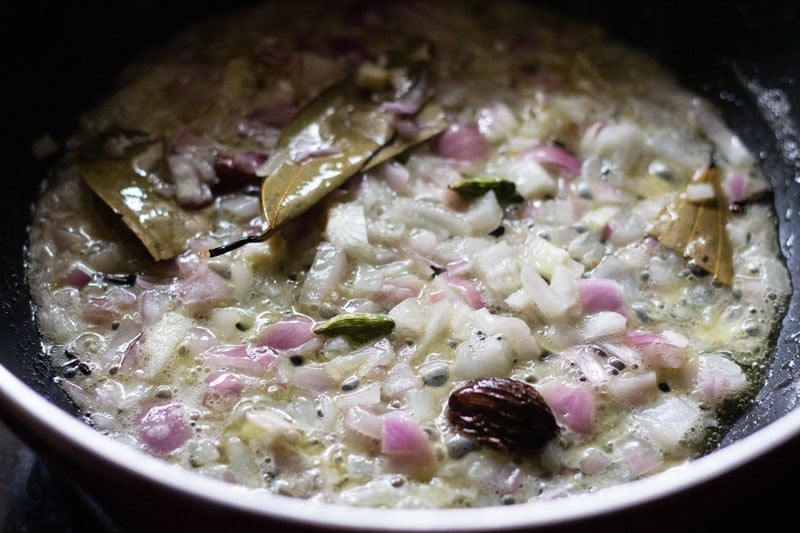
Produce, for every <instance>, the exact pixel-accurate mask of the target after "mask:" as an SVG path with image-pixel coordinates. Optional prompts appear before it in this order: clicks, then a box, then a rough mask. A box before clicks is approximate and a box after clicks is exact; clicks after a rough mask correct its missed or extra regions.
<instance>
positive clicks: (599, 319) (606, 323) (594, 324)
mask: <svg viewBox="0 0 800 533" xmlns="http://www.w3.org/2000/svg"><path fill="white" fill-rule="evenodd" d="M627 323H628V319H627V318H625V316H624V315H621V314H619V313H615V312H613V311H600V312H599V313H595V314H593V315H589V316H587V317H586V318H585V319H584V323H583V338H584V339H587V340H593V339H597V338H600V337H608V336H610V335H615V334H617V333H622V332H623V331H625V326H626V324H627Z"/></svg>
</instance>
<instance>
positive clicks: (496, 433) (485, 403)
mask: <svg viewBox="0 0 800 533" xmlns="http://www.w3.org/2000/svg"><path fill="white" fill-rule="evenodd" d="M446 416H447V420H448V421H449V422H450V424H452V425H453V426H454V427H455V429H456V431H458V432H459V433H461V434H462V435H466V436H468V437H472V438H474V439H475V440H477V441H478V442H479V443H481V444H483V445H485V446H489V447H490V448H494V449H495V450H497V451H500V452H503V453H507V454H512V455H531V454H533V453H535V452H536V451H537V450H538V449H539V448H541V447H542V446H543V445H544V444H545V443H547V442H548V441H550V440H551V439H553V438H555V437H556V436H557V435H558V426H557V425H556V420H555V417H554V416H553V413H552V411H551V410H550V407H548V405H547V404H546V403H545V401H544V399H543V398H542V396H541V394H539V392H538V391H537V390H536V389H534V388H533V387H532V386H530V385H528V384H527V383H523V382H522V381H519V380H515V379H510V378H478V379H474V380H472V381H469V382H468V383H466V384H465V385H463V386H462V387H460V388H458V389H456V390H454V391H453V392H452V393H451V394H450V398H449V399H448V401H447V411H446Z"/></svg>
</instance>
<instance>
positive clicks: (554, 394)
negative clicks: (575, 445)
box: [539, 381, 595, 435]
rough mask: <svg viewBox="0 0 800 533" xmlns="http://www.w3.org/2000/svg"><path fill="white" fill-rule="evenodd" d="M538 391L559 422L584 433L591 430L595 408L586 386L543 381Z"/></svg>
mask: <svg viewBox="0 0 800 533" xmlns="http://www.w3.org/2000/svg"><path fill="white" fill-rule="evenodd" d="M539 392H540V393H541V394H542V397H543V398H544V400H545V402H547V405H548V406H550V409H552V411H553V414H554V415H555V416H556V419H557V420H558V421H559V422H561V423H562V424H564V425H565V426H567V427H568V428H570V429H572V430H573V431H576V432H578V433H581V434H584V435H588V434H590V433H591V432H592V429H593V428H594V409H595V397H594V394H593V393H592V391H590V390H589V389H587V388H586V387H581V386H577V385H570V384H567V383H562V382H559V381H552V382H549V383H546V384H545V383H543V384H542V385H541V386H540V387H539Z"/></svg>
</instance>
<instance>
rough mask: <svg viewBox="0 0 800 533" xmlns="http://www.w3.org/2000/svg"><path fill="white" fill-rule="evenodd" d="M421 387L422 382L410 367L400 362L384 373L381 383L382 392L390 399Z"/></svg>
mask: <svg viewBox="0 0 800 533" xmlns="http://www.w3.org/2000/svg"><path fill="white" fill-rule="evenodd" d="M421 386H422V380H421V379H420V377H419V376H417V374H416V373H415V372H414V370H412V368H411V366H410V365H409V364H408V363H406V362H400V363H397V364H396V365H394V366H393V367H392V368H390V369H389V371H388V372H387V373H386V379H385V380H384V382H383V392H384V394H386V396H389V397H390V398H397V397H399V396H400V395H402V394H403V393H405V392H407V391H409V390H412V389H418V388H420V387H421Z"/></svg>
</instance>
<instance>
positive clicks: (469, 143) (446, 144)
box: [433, 122, 489, 161]
mask: <svg viewBox="0 0 800 533" xmlns="http://www.w3.org/2000/svg"><path fill="white" fill-rule="evenodd" d="M433 148H434V152H435V153H436V154H437V155H439V156H441V157H444V158H446V159H456V160H463V161H479V160H482V159H485V158H486V155H487V154H488V151H489V147H488V145H487V143H486V139H484V138H483V135H481V132H480V130H479V129H478V126H477V125H476V124H474V123H471V122H466V123H459V124H453V125H451V126H450V127H449V128H448V129H446V130H445V131H444V132H443V133H441V134H440V135H439V136H438V137H436V139H435V141H434V147H433Z"/></svg>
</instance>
